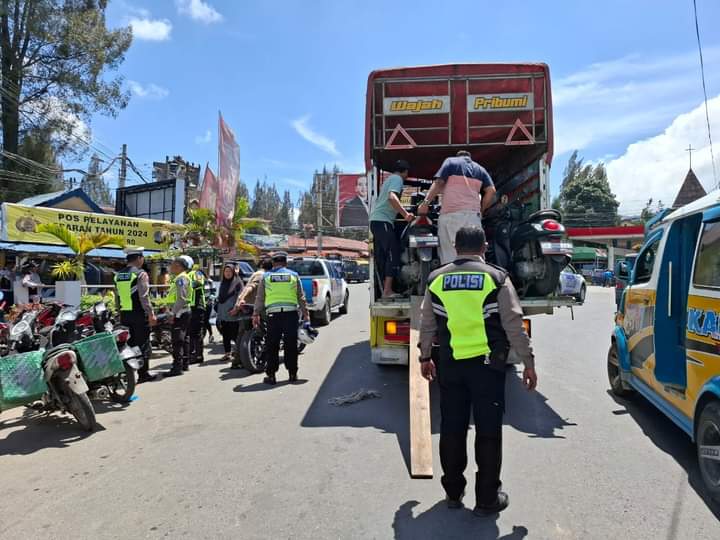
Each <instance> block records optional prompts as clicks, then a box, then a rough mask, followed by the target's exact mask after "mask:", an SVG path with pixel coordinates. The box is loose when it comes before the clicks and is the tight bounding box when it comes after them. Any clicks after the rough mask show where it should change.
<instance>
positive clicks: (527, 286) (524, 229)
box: [483, 197, 573, 298]
mask: <svg viewBox="0 0 720 540" xmlns="http://www.w3.org/2000/svg"><path fill="white" fill-rule="evenodd" d="M524 213H525V206H524V205H523V204H521V203H513V204H507V197H503V199H501V202H500V204H499V205H498V209H497V210H496V211H495V212H494V213H493V215H491V216H489V217H488V218H487V219H486V220H485V221H484V222H483V224H484V226H485V230H486V232H487V236H488V245H489V247H488V252H487V260H488V261H489V262H491V263H493V264H496V265H498V266H501V267H503V268H505V269H506V270H508V271H509V272H510V275H511V276H512V278H513V284H514V285H515V287H516V288H517V290H518V294H519V295H520V297H521V298H523V297H525V296H528V295H529V296H547V295H549V294H552V293H553V292H554V291H555V289H556V288H557V285H558V283H559V280H560V272H561V271H562V270H563V268H565V266H567V264H568V263H569V262H570V259H571V257H572V251H573V247H572V242H570V241H569V240H568V239H567V235H566V233H565V227H564V226H563V225H562V215H561V214H560V212H558V211H557V210H553V209H545V210H540V211H538V212H535V213H533V214H531V215H530V216H529V217H527V218H524Z"/></svg>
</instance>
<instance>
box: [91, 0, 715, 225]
mask: <svg viewBox="0 0 720 540" xmlns="http://www.w3.org/2000/svg"><path fill="white" fill-rule="evenodd" d="M698 9H699V11H700V21H701V33H702V36H703V42H704V43H703V45H704V50H705V55H706V58H705V61H706V73H707V75H708V92H709V96H711V97H715V96H719V95H720V69H718V68H720V32H718V30H717V26H716V25H715V27H713V25H712V21H715V22H717V21H718V20H720V2H717V1H716V0H698ZM108 19H109V24H110V25H111V26H120V25H127V24H132V25H133V28H134V31H135V39H134V42H133V45H132V47H131V49H130V51H129V52H128V54H127V59H126V61H125V63H124V64H123V65H122V67H121V73H122V74H123V75H124V76H125V78H126V79H127V85H128V88H129V89H130V90H131V91H132V93H133V96H132V99H131V102H130V104H129V106H128V107H127V108H126V109H124V110H123V111H121V112H120V114H119V115H118V117H117V118H114V119H113V118H105V117H96V118H94V119H93V122H92V126H91V127H92V130H93V136H94V141H95V142H94V143H93V144H94V145H97V146H101V147H102V148H103V149H106V151H110V150H114V149H118V150H119V148H120V146H121V144H122V143H123V142H126V143H127V144H128V146H129V154H130V156H131V158H132V159H133V161H134V162H135V163H136V164H138V165H140V164H142V165H141V169H142V170H143V171H144V172H145V173H147V174H148V175H149V174H150V166H149V164H150V163H151V162H152V161H153V160H154V159H155V160H159V159H164V156H165V155H173V154H181V155H183V156H184V157H185V158H186V159H188V160H190V161H194V162H196V163H197V162H199V163H202V164H203V165H204V163H205V162H206V161H210V163H211V166H212V167H213V168H215V169H216V165H217V163H216V162H217V136H216V131H217V128H216V123H217V111H218V110H222V112H223V115H224V116H225V119H226V121H227V122H228V123H229V124H230V126H231V127H232V128H233V129H234V131H235V133H236V135H237V138H238V140H239V143H240V146H241V176H242V178H243V180H244V181H245V182H246V183H248V184H249V185H252V184H253V183H254V182H255V179H256V178H263V177H265V176H267V178H268V179H270V180H273V181H275V182H276V183H277V184H278V187H279V188H280V189H285V188H288V189H291V190H293V192H297V190H298V189H299V188H301V187H303V186H308V185H309V184H310V181H311V178H312V172H313V171H314V170H315V169H316V168H320V167H322V166H323V164H328V165H330V164H332V163H335V162H337V163H338V164H339V165H340V166H341V167H342V168H343V169H344V170H345V171H347V172H354V171H356V170H360V168H361V167H362V164H363V137H364V127H363V118H364V105H365V102H364V95H365V85H366V80H367V75H368V73H369V72H370V71H372V70H373V69H377V68H381V67H391V66H401V65H419V64H433V63H448V62H485V61H487V62H497V61H543V62H546V63H548V64H549V65H550V69H551V75H552V80H553V94H554V99H555V102H556V108H555V122H556V147H557V149H558V153H557V154H556V157H555V160H554V162H553V171H554V172H553V185H552V187H553V191H554V192H556V191H557V186H558V184H559V179H560V176H561V172H562V169H563V167H564V165H565V162H566V161H567V157H568V155H569V152H570V151H571V150H572V149H573V148H579V149H580V151H581V154H582V155H583V156H584V157H585V158H586V159H588V160H599V159H603V160H605V161H608V162H609V169H610V170H611V171H613V175H612V177H611V183H612V184H613V188H614V189H615V190H616V192H617V193H618V195H619V197H620V198H621V200H622V201H623V210H624V211H625V212H633V211H635V209H636V207H640V206H642V201H643V200H644V199H646V198H647V197H648V196H655V198H656V199H657V198H658V197H659V198H664V199H665V200H667V199H668V198H671V197H672V194H674V191H675V190H676V189H677V188H676V187H675V184H677V185H679V182H680V181H681V180H682V178H679V179H675V178H676V176H677V175H681V176H683V175H684V172H685V171H686V169H687V153H686V152H684V151H683V148H685V147H687V145H688V144H689V143H692V144H693V146H695V147H697V148H698V149H699V150H698V152H697V153H696V158H695V159H696V161H695V163H697V166H696V167H695V169H696V171H697V172H698V175H699V176H700V178H701V180H702V181H703V183H704V184H705V185H706V187H712V184H713V178H712V171H711V166H710V159H709V149H708V148H707V146H708V145H707V133H706V131H704V129H705V128H704V109H703V110H700V109H697V108H698V106H699V105H700V104H701V102H702V88H701V86H700V77H699V68H698V59H697V46H696V42H695V33H694V32H695V29H694V22H693V18H692V2H691V1H690V0H687V1H675V0H672V1H671V0H652V1H651V0H634V1H633V2H627V1H624V0H604V1H603V2H597V1H591V0H577V1H572V2H569V1H565V2H563V1H555V2H547V1H546V2H537V1H520V0H516V1H514V2H498V1H495V2H487V1H481V0H474V1H456V2H437V1H434V2H424V1H412V2H410V1H406V0H398V1H395V2H381V1H377V0H362V1H361V0H357V1H356V0H336V1H330V0H306V1H274V2H266V1H227V0H204V1H201V0H177V1H176V0H154V1H152V2H150V1H147V0H144V1H143V0H123V1H120V0H113V1H111V2H110V7H109V9H108ZM701 113H702V114H701ZM711 115H712V117H713V119H714V123H715V124H716V125H717V124H720V97H718V98H717V99H713V100H712V102H711ZM658 137H659V138H660V139H657V138H658ZM715 141H716V142H717V143H718V146H717V147H716V154H720V132H718V133H717V134H716V138H715ZM638 145H640V146H639V147H638ZM643 148H644V149H643ZM658 152H659V154H660V155H658ZM704 154H707V156H706V157H704ZM716 162H717V155H716ZM648 164H653V165H654V166H655V169H645V168H644V167H645V166H646V165H648ZM660 173H662V174H660ZM701 173H702V174H701ZM663 175H665V176H663Z"/></svg>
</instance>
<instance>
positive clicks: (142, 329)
mask: <svg viewBox="0 0 720 540" xmlns="http://www.w3.org/2000/svg"><path fill="white" fill-rule="evenodd" d="M143 278H145V279H147V273H146V272H145V270H143V269H142V268H137V267H135V266H127V267H125V268H124V269H123V270H122V271H120V272H118V273H117V274H116V275H115V286H116V288H117V290H118V293H117V304H118V311H119V312H120V323H121V324H123V325H124V326H127V327H128V330H129V331H130V339H129V340H128V344H129V345H130V346H131V347H139V348H140V350H141V351H142V355H143V365H142V367H141V368H140V369H139V370H138V375H139V377H140V379H146V378H147V377H148V369H149V368H150V356H151V354H152V346H151V344H150V322H149V321H148V314H147V313H146V312H145V309H144V308H143V306H142V303H141V302H140V295H139V293H138V287H137V285H138V283H139V282H140V280H141V279H143ZM125 283H126V284H127V285H128V286H129V287H130V299H131V306H128V305H127V299H126V298H123V296H124V295H127V291H124V290H123V289H124V288H125V286H124V284H125ZM123 304H125V305H123ZM127 307H130V309H124V308H127Z"/></svg>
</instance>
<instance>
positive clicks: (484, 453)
mask: <svg viewBox="0 0 720 540" xmlns="http://www.w3.org/2000/svg"><path fill="white" fill-rule="evenodd" d="M455 248H456V250H457V254H458V258H457V259H456V260H455V262H452V263H450V264H447V265H445V266H442V267H440V268H438V269H437V270H435V271H434V272H433V273H431V274H430V277H429V278H428V284H429V285H428V288H427V291H426V292H425V298H424V300H423V303H422V313H421V323H420V362H422V365H421V368H422V374H423V376H424V377H425V378H426V379H428V380H430V381H432V380H434V379H437V381H438V383H439V386H440V412H441V426H440V461H441V464H442V469H443V477H442V479H441V481H442V485H443V487H444V488H445V492H446V494H447V504H448V507H450V508H461V507H462V497H463V495H464V492H465V484H466V481H465V476H464V471H465V467H466V465H467V443H466V438H467V430H468V426H469V423H470V411H471V410H472V413H473V418H474V421H475V461H476V463H477V474H476V476H475V497H476V504H475V510H474V513H475V514H476V515H479V516H484V515H489V514H494V513H497V512H500V511H502V510H504V509H505V508H507V506H508V503H509V499H508V496H507V494H506V493H503V492H502V491H500V486H501V482H500V464H501V461H502V419H503V412H504V409H505V370H506V360H507V356H508V352H509V350H510V348H512V349H513V350H514V351H515V352H516V353H517V354H518V356H519V357H520V359H521V360H522V362H523V364H524V365H525V370H524V371H523V383H524V385H525V386H526V387H527V389H528V390H533V389H534V388H535V386H536V385H537V375H536V374H535V368H534V358H533V353H532V348H531V347H530V338H529V337H528V335H527V333H526V332H525V329H524V327H523V324H522V316H523V313H522V308H521V307H520V301H519V299H518V296H517V293H516V292H515V289H514V287H513V285H512V283H511V282H510V279H509V277H508V275H507V272H506V271H505V270H503V269H501V268H499V267H496V266H492V265H490V264H487V263H486V262H485V261H484V260H483V255H484V254H485V248H486V244H485V233H484V232H483V230H482V229H481V228H480V227H476V226H473V227H465V228H462V229H460V230H459V231H458V233H457V236H456V238H455ZM433 341H436V342H437V343H438V345H439V347H438V349H439V350H438V355H437V358H436V360H437V363H436V362H435V361H434V360H432V359H431V351H432V346H433Z"/></svg>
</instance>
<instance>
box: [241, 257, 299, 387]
mask: <svg viewBox="0 0 720 540" xmlns="http://www.w3.org/2000/svg"><path fill="white" fill-rule="evenodd" d="M272 261H273V269H272V270H269V271H267V272H265V274H264V276H263V279H262V281H261V282H260V286H259V287H258V291H257V294H256V296H255V312H254V314H253V325H254V326H255V327H256V328H257V326H258V325H259V324H260V317H261V316H263V317H267V332H268V334H267V347H266V349H265V354H266V355H267V356H266V359H267V368H266V375H267V376H266V377H265V379H264V382H265V383H266V384H275V383H276V382H277V381H276V379H275V373H277V370H278V367H279V362H280V360H279V354H280V340H282V342H283V350H284V359H285V367H286V368H287V370H288V373H289V374H290V382H295V381H297V372H298V351H297V340H298V326H299V324H300V321H299V320H298V311H299V312H301V313H302V317H303V320H305V321H309V320H310V315H309V313H308V309H307V303H306V302H305V293H304V292H303V288H302V283H300V277H299V276H298V275H297V273H295V272H293V271H292V270H290V269H288V268H287V267H286V265H287V253H285V252H284V251H280V252H278V253H275V254H274V255H273V257H272Z"/></svg>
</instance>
